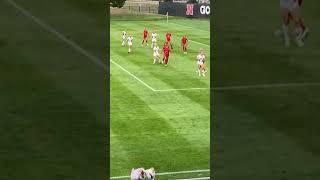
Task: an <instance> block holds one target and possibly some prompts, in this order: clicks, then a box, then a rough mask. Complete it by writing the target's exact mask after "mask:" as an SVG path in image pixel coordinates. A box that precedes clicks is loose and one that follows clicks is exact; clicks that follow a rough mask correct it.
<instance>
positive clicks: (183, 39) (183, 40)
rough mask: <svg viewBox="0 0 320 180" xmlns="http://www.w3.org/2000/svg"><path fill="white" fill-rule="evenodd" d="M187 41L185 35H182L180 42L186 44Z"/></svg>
mask: <svg viewBox="0 0 320 180" xmlns="http://www.w3.org/2000/svg"><path fill="white" fill-rule="evenodd" d="M187 41H188V39H187V37H185V36H183V37H182V39H181V43H182V44H186V43H187Z"/></svg>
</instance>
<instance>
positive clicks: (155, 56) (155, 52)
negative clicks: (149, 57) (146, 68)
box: [153, 44, 160, 64]
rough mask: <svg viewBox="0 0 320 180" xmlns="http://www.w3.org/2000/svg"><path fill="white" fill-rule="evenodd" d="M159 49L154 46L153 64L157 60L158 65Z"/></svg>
mask: <svg viewBox="0 0 320 180" xmlns="http://www.w3.org/2000/svg"><path fill="white" fill-rule="evenodd" d="M159 49H160V48H159V46H158V45H157V44H155V46H154V47H153V64H155V63H156V61H157V60H158V62H159V63H160V54H159Z"/></svg>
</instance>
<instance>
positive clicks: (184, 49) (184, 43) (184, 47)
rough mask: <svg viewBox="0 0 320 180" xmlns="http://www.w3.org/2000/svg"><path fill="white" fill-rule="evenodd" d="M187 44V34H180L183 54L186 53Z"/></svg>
mask: <svg viewBox="0 0 320 180" xmlns="http://www.w3.org/2000/svg"><path fill="white" fill-rule="evenodd" d="M187 46H188V39H187V35H184V36H182V39H181V48H182V52H183V53H184V54H187Z"/></svg>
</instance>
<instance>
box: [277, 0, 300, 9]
mask: <svg viewBox="0 0 320 180" xmlns="http://www.w3.org/2000/svg"><path fill="white" fill-rule="evenodd" d="M297 7H299V3H298V0H280V8H283V9H288V10H290V11H292V10H293V9H295V8H297Z"/></svg>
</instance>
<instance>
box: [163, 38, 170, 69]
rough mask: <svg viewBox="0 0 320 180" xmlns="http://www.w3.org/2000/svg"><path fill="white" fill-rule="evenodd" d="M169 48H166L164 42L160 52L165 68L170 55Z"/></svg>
mask: <svg viewBox="0 0 320 180" xmlns="http://www.w3.org/2000/svg"><path fill="white" fill-rule="evenodd" d="M170 51H171V50H170V48H169V46H168V43H167V42H165V43H164V45H163V47H162V52H163V59H162V60H163V64H164V65H165V66H167V65H168V62H169V55H170Z"/></svg>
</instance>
